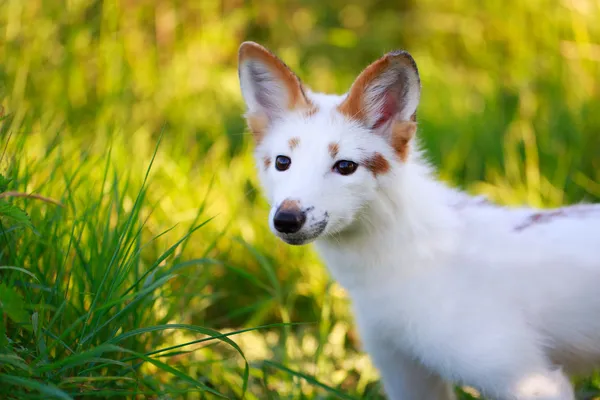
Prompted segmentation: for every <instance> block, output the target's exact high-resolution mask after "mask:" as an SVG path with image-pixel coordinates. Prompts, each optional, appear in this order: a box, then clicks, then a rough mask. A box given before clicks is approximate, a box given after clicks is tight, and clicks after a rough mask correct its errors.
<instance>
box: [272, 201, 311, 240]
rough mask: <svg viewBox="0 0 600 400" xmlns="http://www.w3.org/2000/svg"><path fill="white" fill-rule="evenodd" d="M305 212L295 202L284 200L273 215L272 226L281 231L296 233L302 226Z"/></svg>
mask: <svg viewBox="0 0 600 400" xmlns="http://www.w3.org/2000/svg"><path fill="white" fill-rule="evenodd" d="M305 222H306V213H305V212H303V211H302V210H301V209H300V207H298V206H297V204H296V203H295V202H290V201H284V202H283V203H282V204H281V206H280V207H279V208H278V209H277V212H276V213H275V216H274V217H273V226H274V227H275V229H277V231H278V232H281V233H296V232H298V231H299V230H300V229H302V227H303V226H304V223H305Z"/></svg>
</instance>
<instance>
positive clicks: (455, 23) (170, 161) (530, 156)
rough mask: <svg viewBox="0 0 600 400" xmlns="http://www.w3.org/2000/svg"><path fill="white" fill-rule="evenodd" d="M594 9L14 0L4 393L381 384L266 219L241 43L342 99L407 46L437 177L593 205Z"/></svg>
mask: <svg viewBox="0 0 600 400" xmlns="http://www.w3.org/2000/svg"><path fill="white" fill-rule="evenodd" d="M599 15H600V7H599V6H598V4H597V3H595V2H592V1H587V0H580V1H577V2H563V3H556V2H551V1H546V0H539V1H534V2H521V3H518V4H516V3H514V4H509V3H502V2H486V3H480V2H474V1H472V0H457V1H453V2H440V1H436V0H426V1H420V2H374V1H363V2H350V3H349V2H346V1H341V0H335V1H333V2H313V1H308V0H307V1H299V0H295V1H291V2H286V3H285V4H280V3H279V2H275V1H261V2H255V3H240V2H237V1H222V2H219V1H204V2H188V3H186V4H181V3H179V2H175V1H170V0H165V1H160V2H134V1H122V2H110V1H104V2H103V1H91V0H90V1H83V0H73V1H69V2H64V3H61V2H43V1H40V0H29V1H27V2H24V1H21V0H0V28H1V29H0V60H2V61H1V62H0V104H1V105H2V107H3V110H4V112H5V114H6V117H5V118H4V119H3V120H2V121H0V124H1V125H0V174H1V175H2V176H4V177H5V178H7V179H10V182H8V185H7V187H6V188H4V189H0V190H2V191H3V193H4V196H3V197H2V200H3V201H6V202H8V203H9V204H11V205H12V206H16V207H19V208H20V209H22V210H25V211H26V212H27V213H28V214H29V218H30V221H31V226H28V223H24V222H23V221H22V220H19V219H15V218H11V217H10V216H7V215H4V216H2V212H1V210H0V303H1V307H2V310H1V315H2V320H1V321H0V348H1V349H0V397H1V398H19V399H20V398H49V397H55V398H69V397H70V398H87V397H97V398H104V397H111V396H113V397H117V398H119V397H123V398H135V397H139V398H146V397H150V398H205V397H206V398H213V397H219V396H225V397H228V398H239V397H241V396H242V395H244V394H245V397H246V398H249V399H264V398H273V399H276V398H300V397H304V398H380V397H381V393H380V388H379V386H378V384H377V373H376V371H375V370H374V369H373V367H372V366H371V364H370V362H369V360H368V357H366V356H365V355H364V354H362V353H361V352H360V344H359V339H358V338H357V337H356V333H355V331H354V329H353V327H352V326H353V325H352V318H351V315H350V314H349V312H348V307H347V300H346V297H345V294H344V292H343V291H342V290H341V289H340V288H339V286H337V285H336V284H335V283H332V282H330V281H329V279H328V277H327V274H326V273H325V271H324V269H323V267H322V265H321V264H320V262H319V260H318V259H317V258H316V256H315V255H314V253H313V252H312V251H310V250H309V249H307V248H290V247H288V246H285V245H283V244H282V243H280V242H278V241H277V240H276V239H275V238H274V237H273V235H271V234H270V233H269V232H268V229H267V224H266V218H267V212H268V210H267V206H266V204H265V202H264V200H263V199H262V197H261V195H260V189H259V188H258V182H257V180H256V177H255V173H254V165H253V161H252V158H251V151H250V150H251V146H252V144H251V141H250V140H248V138H247V135H245V134H244V126H243V121H242V119H241V117H240V114H241V112H242V101H241V97H240V93H239V88H238V80H237V72H236V51H237V46H238V45H239V43H240V42H241V41H243V40H247V39H252V40H257V41H261V42H263V43H265V44H266V45H268V46H269V47H271V48H272V49H273V50H275V51H276V52H277V53H278V54H280V55H281V56H282V57H283V58H284V59H285V61H286V62H287V63H288V64H289V65H290V66H292V67H293V68H294V69H295V70H296V71H298V73H299V75H300V76H301V77H302V78H303V79H304V80H305V81H306V82H307V83H308V84H309V85H310V86H312V87H313V88H315V89H317V90H324V91H333V92H342V91H345V90H346V89H347V87H348V86H349V85H350V83H351V82H352V80H353V78H354V76H356V74H357V73H358V72H359V71H360V69H361V68H363V67H364V66H365V65H367V64H368V63H369V62H370V61H372V60H373V59H374V58H376V57H378V56H380V55H381V54H382V53H383V52H385V51H388V50H391V49H394V48H399V47H401V48H406V49H408V50H409V51H410V52H411V53H412V54H413V55H414V56H415V58H416V59H417V62H418V64H419V69H420V72H421V76H422V81H423V96H422V106H421V111H420V113H419V123H420V133H419V134H420V135H421V138H422V140H423V143H424V145H425V147H426V148H427V149H428V150H429V154H430V157H431V159H432V161H433V162H434V163H435V164H436V166H438V167H439V171H440V176H441V178H442V179H444V180H446V181H448V182H450V183H451V184H456V185H459V186H462V187H464V188H466V189H467V190H469V191H473V192H479V193H485V194H488V195H490V196H491V197H493V198H494V199H495V200H497V201H500V202H502V203H505V204H522V203H528V204H531V205H535V206H554V205H559V204H565V203H572V202H576V201H582V200H583V201H594V200H598V199H600V184H599V183H598V182H600V172H599V171H600V164H599V161H598V160H599V158H598V157H597V156H598V154H599V153H598V151H599V149H600V136H599V135H598V134H597V132H598V130H599V129H600V114H599V113H598V112H595V111H596V110H597V109H599V106H600V96H599V94H600V84H599V82H600V81H599V80H598V76H600V24H598V23H597V22H598V21H597V19H598V16H599ZM1 186H2V185H1V184H0V187H1ZM30 194H33V195H35V196H29V197H23V196H25V195H30ZM0 196H2V195H0ZM594 379H595V378H592V379H588V380H586V381H585V382H582V383H581V385H580V389H581V390H582V391H585V392H588V391H589V392H592V393H593V392H594V391H595V390H597V388H598V387H600V385H599V383H598V382H596V381H595V380H594ZM462 395H463V396H464V398H469V397H468V396H469V395H468V394H466V393H464V394H462Z"/></svg>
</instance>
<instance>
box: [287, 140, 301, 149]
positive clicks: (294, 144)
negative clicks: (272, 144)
mask: <svg viewBox="0 0 600 400" xmlns="http://www.w3.org/2000/svg"><path fill="white" fill-rule="evenodd" d="M299 144H300V138H299V137H293V138H291V139H290V140H288V145H289V146H290V151H292V150H294V149H295V148H296V147H298V145H299Z"/></svg>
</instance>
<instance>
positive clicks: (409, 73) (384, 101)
mask: <svg viewBox="0 0 600 400" xmlns="http://www.w3.org/2000/svg"><path fill="white" fill-rule="evenodd" d="M420 95H421V82H420V79H419V72H418V70H417V64H416V63H415V61H414V59H413V58H412V56H411V55H410V54H409V53H407V52H405V51H394V52H391V53H388V54H386V55H385V56H383V57H382V58H380V59H379V60H377V61H375V62H374V63H372V64H371V65H369V66H368V67H367V68H366V69H365V70H364V71H363V72H362V73H361V74H360V75H359V76H358V78H356V80H355V81H354V83H353V84H352V87H351V88H350V91H349V93H348V96H347V97H346V99H345V100H344V101H343V102H342V104H340V105H339V107H338V110H339V111H340V112H341V113H342V114H344V115H346V117H348V118H350V119H354V120H358V121H359V122H360V123H361V124H362V125H363V126H365V127H367V128H369V129H372V130H373V131H374V132H375V133H377V134H380V135H382V136H383V137H385V138H387V139H388V140H389V141H390V143H391V145H392V146H393V147H394V148H395V150H396V152H397V153H398V155H399V156H400V158H402V159H406V156H407V151H408V142H409V141H410V139H411V138H412V137H413V135H414V133H415V131H416V112H417V106H418V105H419V98H420Z"/></svg>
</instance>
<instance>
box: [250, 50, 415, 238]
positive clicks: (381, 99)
mask: <svg viewBox="0 0 600 400" xmlns="http://www.w3.org/2000/svg"><path fill="white" fill-rule="evenodd" d="M239 77H240V84H241V89H242V95H243V97H244V101H245V102H246V107H247V112H246V121H247V123H248V127H249V129H250V131H251V132H252V134H253V136H254V139H255V141H256V150H255V155H256V159H257V165H258V170H259V175H260V179H261V183H262V185H263V187H264V188H265V191H266V194H267V198H268V200H269V202H270V204H271V207H272V208H271V212H270V215H269V224H270V227H271V229H272V230H273V232H274V233H275V234H276V235H278V236H279V237H280V238H281V239H283V240H284V241H285V242H287V243H290V244H305V243H308V242H311V241H313V240H314V239H316V238H318V237H319V236H320V235H324V234H333V233H337V232H341V231H344V230H346V229H349V227H350V226H352V224H353V223H354V222H355V221H356V220H357V218H358V217H359V215H360V211H361V210H362V209H364V208H365V207H368V206H369V205H370V203H371V202H372V201H373V199H375V197H376V196H377V193H378V190H379V188H380V187H381V185H382V184H384V183H385V181H386V179H389V176H390V175H391V174H393V172H394V170H395V169H397V168H401V167H402V164H403V163H404V162H406V161H407V159H408V157H409V151H410V145H411V142H412V138H413V136H414V133H415V130H416V122H415V115H416V109H417V105H418V103H419V96H420V82H419V74H418V71H417V67H416V65H415V62H414V60H413V58H412V57H411V56H410V55H409V54H408V53H406V52H402V51H399V52H391V53H388V54H386V55H385V56H383V57H382V58H380V59H379V60H377V61H375V62H374V63H373V64H371V65H369V66H368V67H367V68H366V69H365V70H364V71H363V72H362V73H361V74H360V75H359V76H358V78H357V79H356V80H355V82H354V83H353V84H352V86H351V88H350V90H349V92H348V93H347V94H345V95H343V96H334V95H324V94H318V93H312V92H310V91H309V90H308V89H307V88H306V87H305V86H304V85H303V84H302V82H301V81H300V79H299V78H298V77H297V76H296V75H295V74H294V73H293V72H292V71H291V70H290V69H289V68H288V67H287V66H286V65H285V64H284V63H283V62H282V61H281V60H280V59H278V58H277V57H276V56H274V55H273V54H272V53H270V52H269V51H268V50H266V49H265V48H264V47H262V46H260V45H258V44H256V43H253V42H245V43H243V44H242V45H241V47H240V50H239Z"/></svg>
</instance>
